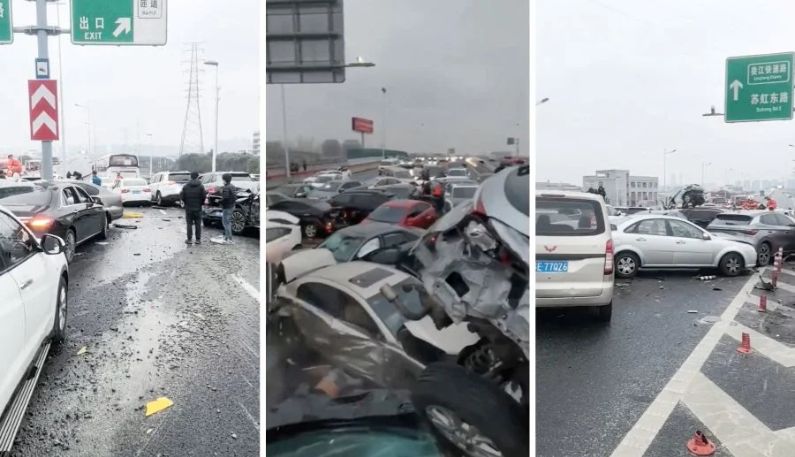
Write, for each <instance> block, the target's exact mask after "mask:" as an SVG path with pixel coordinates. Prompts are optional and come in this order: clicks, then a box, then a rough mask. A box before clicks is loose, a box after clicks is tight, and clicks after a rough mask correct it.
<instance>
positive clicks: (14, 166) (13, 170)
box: [6, 154, 22, 176]
mask: <svg viewBox="0 0 795 457" xmlns="http://www.w3.org/2000/svg"><path fill="white" fill-rule="evenodd" d="M6 167H7V168H8V176H14V175H19V176H22V162H20V161H19V160H17V159H15V158H14V154H8V164H7V165H6Z"/></svg>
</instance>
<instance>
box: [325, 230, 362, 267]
mask: <svg viewBox="0 0 795 457" xmlns="http://www.w3.org/2000/svg"><path fill="white" fill-rule="evenodd" d="M362 244H364V237H361V236H351V235H346V234H344V233H342V232H335V233H334V234H333V235H331V236H330V237H328V238H326V241H324V242H323V243H322V244H320V246H318V248H325V249H328V250H329V251H331V253H332V254H334V259H336V260H337V262H348V261H349V260H351V259H352V258H353V256H354V255H355V254H356V253H357V252H358V251H359V248H360V247H361V246H362Z"/></svg>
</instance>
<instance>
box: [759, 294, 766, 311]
mask: <svg viewBox="0 0 795 457" xmlns="http://www.w3.org/2000/svg"><path fill="white" fill-rule="evenodd" d="M757 311H759V312H760V313H765V312H767V295H760V296H759V308H758V309H757Z"/></svg>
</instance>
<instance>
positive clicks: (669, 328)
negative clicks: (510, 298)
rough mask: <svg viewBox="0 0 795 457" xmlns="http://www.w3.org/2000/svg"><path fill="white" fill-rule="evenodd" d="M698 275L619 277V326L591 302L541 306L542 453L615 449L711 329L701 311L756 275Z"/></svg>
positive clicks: (575, 455) (720, 305) (595, 456)
mask: <svg viewBox="0 0 795 457" xmlns="http://www.w3.org/2000/svg"><path fill="white" fill-rule="evenodd" d="M694 275H695V273H688V272H683V273H644V274H642V275H641V276H640V277H638V278H636V279H634V280H633V281H617V286H618V287H617V288H616V294H615V298H614V302H613V320H612V323H611V324H610V325H609V326H605V325H600V324H597V323H594V322H593V321H591V320H590V314H589V313H588V312H587V310H565V309H546V310H539V311H538V312H537V318H538V320H537V344H538V346H537V352H536V356H537V364H536V367H537V368H536V370H537V371H536V372H537V378H536V379H537V381H536V386H537V390H536V393H537V397H536V398H537V399H536V407H537V409H536V440H537V455H538V456H539V457H602V456H609V455H610V454H611V452H612V451H613V449H614V448H615V447H616V446H617V445H618V443H619V442H620V441H621V439H622V438H623V437H624V435H625V434H626V433H627V432H628V431H629V430H630V428H631V427H632V426H633V425H634V424H635V422H636V421H637V420H638V418H639V417H640V416H641V414H642V413H643V412H644V411H645V410H646V408H647V407H648V406H649V405H650V404H651V402H652V401H653V400H654V398H655V397H656V396H657V394H658V393H659V392H660V391H661V390H662V388H663V387H664V386H665V384H666V383H667V382H668V381H669V379H670V378H671V377H672V376H673V374H674V373H675V372H676V371H677V369H678V368H679V367H680V366H681V364H682V362H684V360H685V359H686V358H687V356H688V355H689V354H690V353H691V352H692V350H693V349H694V348H695V347H696V345H697V344H698V342H699V341H700V340H701V338H702V337H703V336H704V335H705V334H706V332H707V331H708V330H709V328H710V324H705V323H701V322H699V320H700V319H702V318H704V317H705V316H719V315H720V314H721V313H722V312H723V311H724V310H725V309H726V308H727V307H728V305H729V303H730V302H731V301H732V299H733V298H734V296H735V295H736V294H737V293H738V292H739V290H740V289H741V288H742V286H743V285H744V284H745V283H746V281H748V279H749V276H740V277H738V278H721V277H719V278H718V279H716V280H714V281H708V282H703V281H699V280H698V279H695V278H694ZM714 288H719V289H721V290H713V289H714ZM688 310H698V314H690V313H688Z"/></svg>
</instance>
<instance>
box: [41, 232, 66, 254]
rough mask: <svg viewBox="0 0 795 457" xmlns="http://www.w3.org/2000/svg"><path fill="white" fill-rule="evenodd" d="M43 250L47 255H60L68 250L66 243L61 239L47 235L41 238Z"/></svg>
mask: <svg viewBox="0 0 795 457" xmlns="http://www.w3.org/2000/svg"><path fill="white" fill-rule="evenodd" d="M41 248H42V249H43V250H44V253H45V254H47V255H59V254H63V252H64V250H65V249H66V243H64V241H63V240H62V239H61V238H60V237H57V236H55V235H50V234H49V233H45V234H44V235H42V237H41Z"/></svg>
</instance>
